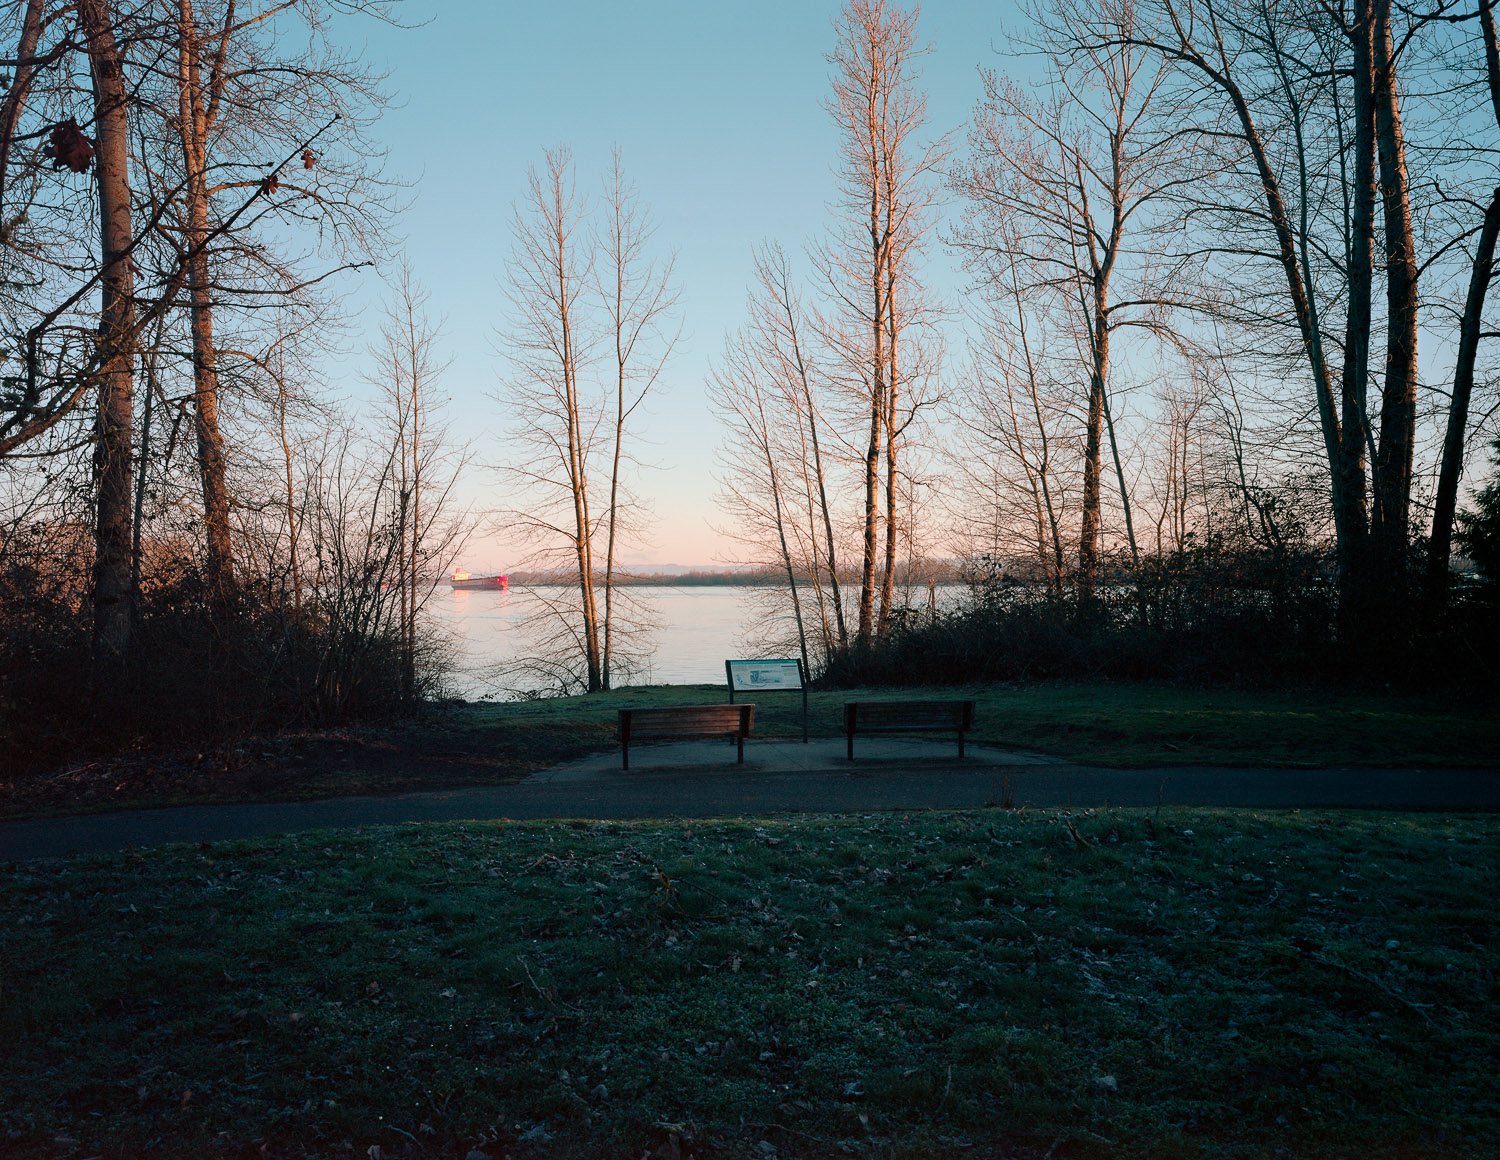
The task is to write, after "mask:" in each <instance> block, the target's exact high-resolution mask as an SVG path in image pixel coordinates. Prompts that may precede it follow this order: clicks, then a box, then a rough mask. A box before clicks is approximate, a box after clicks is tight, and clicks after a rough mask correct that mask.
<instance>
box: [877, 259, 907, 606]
mask: <svg viewBox="0 0 1500 1160" xmlns="http://www.w3.org/2000/svg"><path fill="white" fill-rule="evenodd" d="M895 283H896V278H895V271H894V270H893V269H891V268H890V267H889V266H888V267H887V270H886V284H885V309H886V339H887V349H886V366H887V368H888V369H887V371H886V377H885V570H884V573H883V575H882V576H881V577H880V620H879V623H878V626H877V628H876V632H877V633H878V635H880V636H885V635H886V633H887V632H889V631H890V626H891V604H892V601H893V600H894V596H895V584H896V406H897V402H898V400H899V398H900V384H901V377H900V364H899V363H898V361H897V351H898V347H897V344H896V337H897V334H898V332H899V328H898V326H897V325H896V285H895Z"/></svg>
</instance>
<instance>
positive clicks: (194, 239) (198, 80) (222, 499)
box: [177, 0, 234, 626]
mask: <svg viewBox="0 0 1500 1160" xmlns="http://www.w3.org/2000/svg"><path fill="white" fill-rule="evenodd" d="M177 11H178V21H179V25H178V68H179V74H178V82H179V86H180V91H179V102H178V106H179V112H178V130H179V134H180V136H181V140H182V158H183V167H184V170H185V172H186V181H185V184H184V189H183V197H184V200H185V203H186V217H187V228H186V230H185V232H184V237H183V241H184V243H185V244H186V246H187V249H188V254H189V257H188V260H187V261H188V277H187V282H188V297H189V302H190V318H191V322H192V332H193V412H194V418H195V422H194V431H195V434H196V435H197V438H198V473H199V478H200V481H201V483H202V488H203V528H204V534H205V538H206V541H207V546H208V589H209V601H210V605H211V609H212V612H213V615H214V619H215V621H216V622H217V623H218V624H219V625H220V626H222V625H223V623H224V620H225V618H226V616H227V614H228V610H229V607H230V605H231V603H232V594H233V591H234V549H233V546H232V544H231V542H230V537H229V487H228V484H227V482H226V479H225V466H224V439H223V436H222V435H221V433H220V430H219V365H218V352H217V350H216V348H215V346H214V316H213V298H212V291H211V280H210V275H209V261H208V253H207V250H206V248H205V247H206V243H207V239H208V229H209V227H208V179H207V169H208V165H207V139H208V130H209V125H208V116H207V111H206V109H205V107H204V96H205V93H204V89H203V82H202V70H201V68H200V65H199V55H198V53H199V42H198V30H197V22H196V19H195V17H194V13H193V2H192V0H178V7H177Z"/></svg>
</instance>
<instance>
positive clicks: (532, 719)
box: [0, 683, 1500, 818]
mask: <svg viewBox="0 0 1500 1160" xmlns="http://www.w3.org/2000/svg"><path fill="white" fill-rule="evenodd" d="M959 696H961V697H966V698H967V697H972V698H974V699H975V700H976V701H978V706H977V711H976V714H975V732H974V734H973V739H974V740H975V741H977V742H979V743H982V744H991V745H998V746H1002V747H1009V748H1016V749H1027V750H1035V751H1039V752H1043V753H1049V754H1053V755H1056V756H1058V757H1064V758H1069V759H1071V760H1075V761H1079V762H1083V763H1087V764H1095V765H1114V766H1132V765H1133V766H1157V765H1162V766H1174V765H1190V764H1191V765H1282V766H1286V765H1292V766H1300V765H1307V766H1317V765H1372V766H1392V767H1422V766H1434V765H1436V766H1470V767H1500V706H1497V705H1496V704H1495V703H1494V701H1493V700H1479V699H1474V700H1458V699H1455V698H1453V697H1450V696H1443V697H1436V696H1434V697H1425V698H1421V697H1396V696H1376V695H1372V694H1371V695H1359V694H1350V693H1331V692H1316V691H1295V692H1257V691H1247V690H1235V689H1216V690H1194V689H1187V688H1180V687H1176V686H1169V685H1141V684H1108V683H1094V684H1056V685H1030V686H976V687H969V688H956V689H936V688H931V687H926V688H920V689H872V690H844V689H836V690H831V691H819V692H814V693H812V694H811V696H810V698H809V701H810V713H809V720H810V728H811V732H812V734H813V735H814V736H818V737H835V736H838V735H839V732H840V730H841V728H842V722H843V704H844V702H845V701H847V700H856V699H861V698H862V699H867V700H878V699H882V698H910V697H939V698H941V697H959ZM725 699H726V697H725V692H724V689H723V687H722V686H717V685H674V686H655V687H651V688H640V689H625V690H621V691H619V692H613V693H600V694H594V695H592V696H587V697H557V698H551V699H543V700H536V701H522V702H512V703H505V704H472V705H462V704H460V705H454V706H448V707H444V708H442V709H439V710H434V711H431V712H429V713H428V714H427V715H426V716H425V717H424V718H423V719H421V720H418V721H414V722H409V723H398V724H395V725H391V726H387V727H382V728H364V729H358V730H348V731H332V732H325V733H315V734H301V735H296V736H288V737H272V738H248V739H246V740H244V741H242V742H239V743H236V744H232V745H228V746H225V747H223V748H220V749H215V750H210V751H206V752H202V753H185V754H184V753H179V754H163V753H127V754H120V755H116V756H115V757H114V758H112V759H109V760H99V761H92V762H81V763H78V764H77V765H76V766H73V767H69V768H65V769H61V770H54V771H52V772H50V773H46V774H41V775H31V776H26V775H14V776H12V777H11V778H10V779H9V780H8V781H7V780H4V779H3V778H0V818H6V817H11V818H17V817H28V816H31V817H34V816H39V815H45V814H63V813H79V812H87V811H99V810H109V809H119V808H121V807H125V806H166V805H184V804H189V803H198V802H224V801H272V800H293V799H310V798H321V797H337V796H343V795H349V794H372V793H377V794H378V793H397V792H402V791H407V790H421V789H437V788H446V787H452V786H460V785H480V784H494V783H495V782H499V781H505V780H510V779H514V778H519V777H525V776H527V775H528V774H530V773H533V772H535V771H537V770H539V769H545V768H548V767H549V766H552V765H556V764H558V763H560V762H564V761H569V760H572V759H574V758H577V757H581V756H583V755H585V754H588V753H591V752H598V751H601V750H607V749H610V748H613V747H614V746H615V744H616V742H615V721H616V716H615V714H616V710H617V709H619V708H620V707H621V706H623V705H664V704H694V703H703V702H710V703H712V702H719V701H723V700H725ZM801 711H802V710H801V699H800V697H797V696H795V695H793V694H787V693H781V694H769V695H762V696H761V697H760V698H759V699H758V702H757V705H756V723H755V734H756V736H760V737H766V736H800V735H801V729H802V718H801Z"/></svg>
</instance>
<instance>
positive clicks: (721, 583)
mask: <svg viewBox="0 0 1500 1160" xmlns="http://www.w3.org/2000/svg"><path fill="white" fill-rule="evenodd" d="M929 578H930V579H932V580H935V581H936V582H937V583H939V584H955V583H958V582H959V580H960V577H959V576H958V575H957V572H956V570H950V569H941V570H938V571H937V572H936V574H934V575H932V576H931V577H925V576H924V577H922V578H920V579H918V580H916V581H915V583H918V584H926V583H927V580H928V579H929ZM507 580H508V581H509V586H510V587H511V588H536V587H556V586H559V585H573V584H576V583H577V578H576V577H575V576H571V575H568V574H567V573H563V572H510V573H508V574H507ZM797 580H798V582H799V583H801V582H807V583H811V581H812V577H810V576H799V577H797ZM446 581H447V577H443V578H442V579H441V580H440V581H439V583H446ZM602 582H603V577H602V576H600V577H598V578H597V580H596V583H602ZM847 582H854V581H846V583H847ZM614 584H615V585H616V587H619V588H774V587H778V586H781V585H784V584H786V573H785V572H775V571H769V570H759V569H757V570H756V571H742V572H740V571H736V572H707V571H698V570H693V571H689V572H649V573H641V572H617V573H615V575H614ZM494 591H499V589H494Z"/></svg>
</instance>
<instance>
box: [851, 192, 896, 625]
mask: <svg viewBox="0 0 1500 1160" xmlns="http://www.w3.org/2000/svg"><path fill="white" fill-rule="evenodd" d="M877 212H878V211H877V210H876V209H875V208H874V207H873V206H872V209H871V223H870V239H871V249H872V258H871V260H872V278H871V282H872V296H873V300H874V301H873V305H874V313H873V318H874V324H873V326H872V328H871V332H872V336H873V338H874V351H873V353H872V355H871V359H870V375H871V382H870V441H869V444H868V445H867V446H866V448H865V466H864V470H865V481H864V482H865V537H864V555H863V558H862V560H861V562H860V571H859V628H858V629H857V630H856V635H855V639H856V640H857V641H858V642H859V644H860V645H868V644H869V643H870V635H871V632H872V630H873V629H874V622H875V552H876V546H877V544H878V542H879V522H880V504H879V499H878V489H879V482H880V434H881V427H882V426H883V420H884V418H885V311H886V310H887V309H888V308H889V305H888V304H887V303H886V302H885V288H884V285H883V269H882V266H883V263H882V257H883V250H884V247H883V246H882V244H881V240H880V237H879V228H878V225H877V222H878V217H877Z"/></svg>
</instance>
